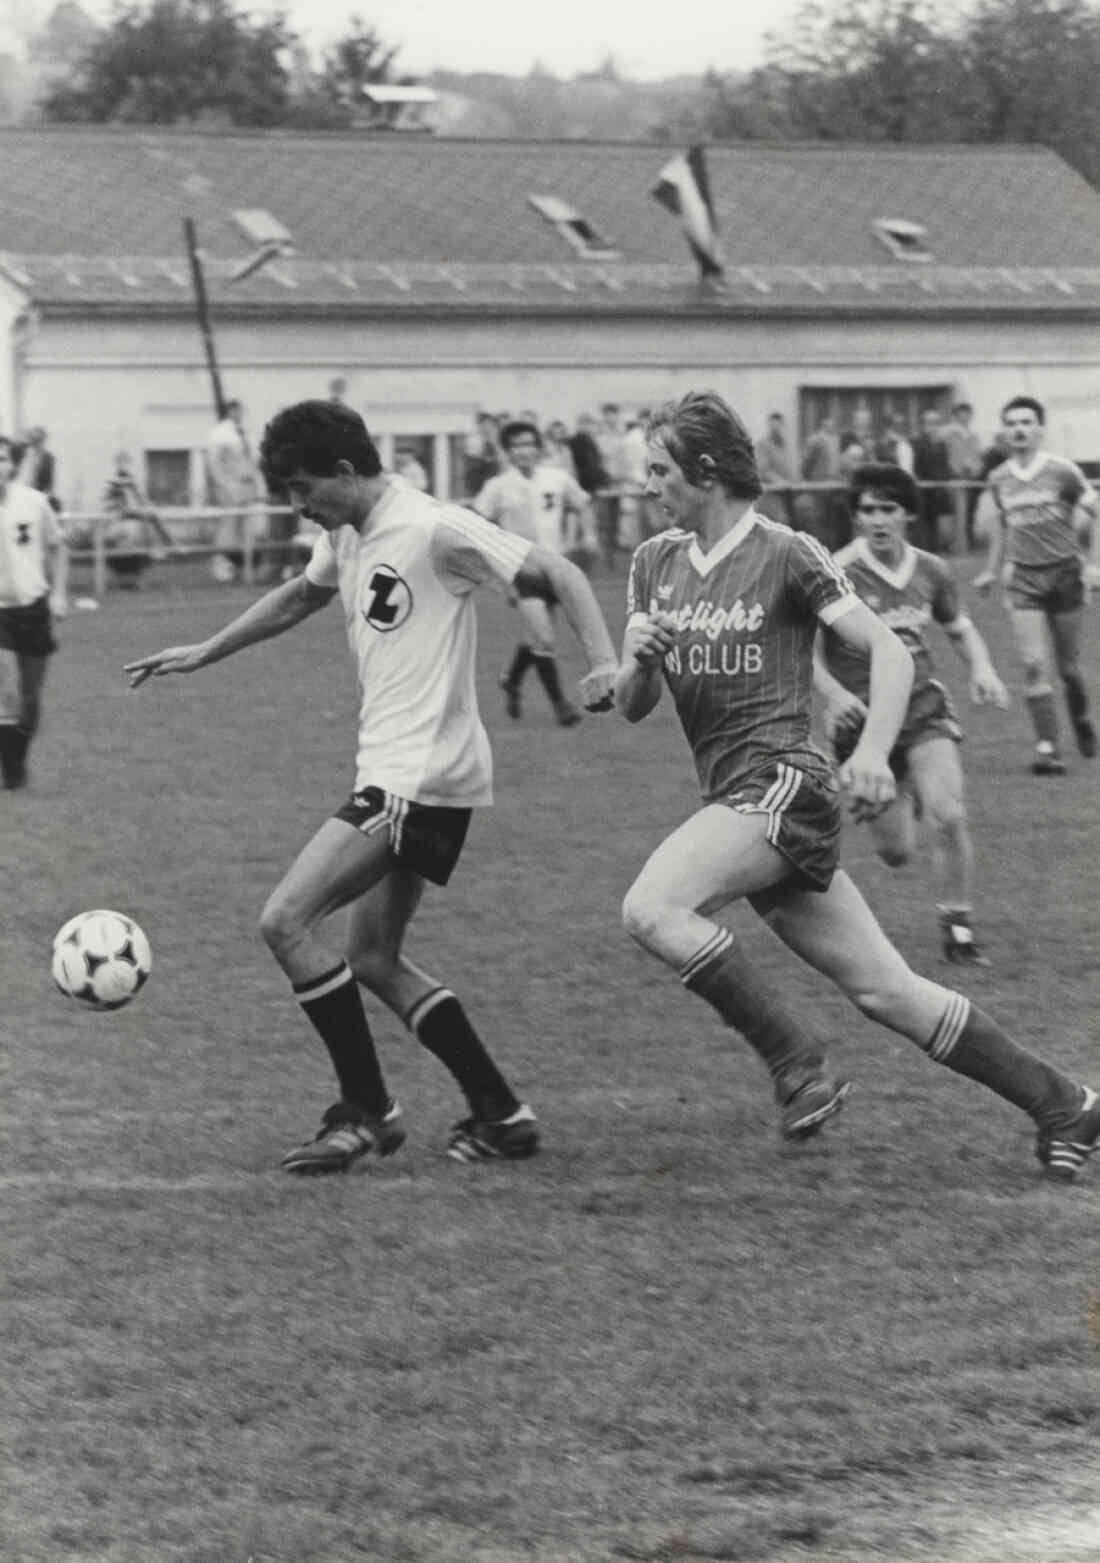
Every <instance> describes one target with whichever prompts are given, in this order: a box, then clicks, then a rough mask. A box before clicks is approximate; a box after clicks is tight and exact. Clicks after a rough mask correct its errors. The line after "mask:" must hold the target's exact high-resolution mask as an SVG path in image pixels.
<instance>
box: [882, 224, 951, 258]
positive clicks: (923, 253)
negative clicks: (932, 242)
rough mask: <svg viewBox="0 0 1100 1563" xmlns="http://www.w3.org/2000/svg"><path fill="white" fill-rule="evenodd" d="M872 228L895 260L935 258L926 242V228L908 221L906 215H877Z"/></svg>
mask: <svg viewBox="0 0 1100 1563" xmlns="http://www.w3.org/2000/svg"><path fill="white" fill-rule="evenodd" d="M871 229H872V232H873V233H874V235H875V238H876V239H878V240H879V242H880V243H882V244H884V245H885V246H886V248H887V249H888V250H889V251H890V254H891V255H892V256H893V257H894V259H895V260H902V261H930V260H933V259H934V258H935V257H934V256H933V254H932V251H931V250H930V249H928V247H927V245H926V244H925V242H924V236H925V232H926V230H925V229H924V228H922V226H921V225H920V223H911V222H908V221H907V220H906V219H905V218H904V217H876V218H875V220H874V222H873V223H872V224H871Z"/></svg>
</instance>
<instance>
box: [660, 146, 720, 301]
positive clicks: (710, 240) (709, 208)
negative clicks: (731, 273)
mask: <svg viewBox="0 0 1100 1563" xmlns="http://www.w3.org/2000/svg"><path fill="white" fill-rule="evenodd" d="M652 194H653V198H654V200H655V201H660V203H661V205H662V206H663V207H665V209H666V210H667V211H670V212H671V213H672V215H673V216H674V217H678V218H679V219H680V222H681V223H682V224H683V229H684V235H685V237H686V238H687V242H688V243H689V244H690V246H691V250H692V254H693V255H694V256H695V259H696V260H697V261H698V262H699V270H700V271H701V272H702V274H703V276H704V277H720V276H721V275H722V273H723V270H724V265H723V261H722V249H721V246H720V244H719V242H718V228H717V225H716V224H715V221H714V205H713V203H712V201H711V198H710V181H709V180H708V178H707V165H706V162H705V161H704V158H703V149H702V147H700V146H695V147H691V148H690V150H689V151H687V152H685V153H681V155H680V156H679V157H674V158H673V159H672V162H671V163H666V164H665V166H664V168H662V169H661V174H660V178H659V179H658V180H657V183H656V184H655V185H654V186H653V191H652Z"/></svg>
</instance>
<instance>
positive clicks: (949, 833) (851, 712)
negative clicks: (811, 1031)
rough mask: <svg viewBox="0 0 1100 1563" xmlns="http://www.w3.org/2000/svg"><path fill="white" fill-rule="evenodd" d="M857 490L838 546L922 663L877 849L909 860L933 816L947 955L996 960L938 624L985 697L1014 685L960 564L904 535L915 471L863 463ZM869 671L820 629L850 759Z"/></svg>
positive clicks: (830, 713) (817, 673) (840, 753)
mask: <svg viewBox="0 0 1100 1563" xmlns="http://www.w3.org/2000/svg"><path fill="white" fill-rule="evenodd" d="M849 496H850V501H851V506H852V514H853V519H854V522H855V528H856V536H855V537H854V539H853V540H852V542H850V543H849V544H847V546H846V547H844V548H842V549H840V550H839V552H838V553H837V554H836V555H835V556H834V557H835V559H836V562H837V563H838V564H839V565H840V566H841V567H842V568H843V570H844V572H845V574H846V575H847V577H848V579H849V581H851V583H852V586H853V588H854V589H855V591H856V592H857V594H858V595H859V597H860V599H861V601H863V602H865V603H866V604H867V606H868V607H869V608H871V609H872V610H873V611H874V612H875V613H877V614H878V615H879V617H880V618H881V619H882V620H883V621H884V622H885V623H886V624H888V625H889V626H890V628H891V629H892V630H893V631H894V633H895V634H896V635H897V636H898V637H899V639H901V640H902V641H904V643H905V644H906V646H908V648H909V651H910V653H911V654H912V657H913V669H914V673H913V688H912V692H911V693H910V696H909V704H908V706H907V708H906V712H905V719H904V721H903V722H902V726H901V731H900V732H899V734H898V737H897V741H896V742H895V744H894V747H893V749H892V750H891V752H890V768H891V770H892V771H893V773H894V776H895V778H896V779H897V783H898V795H897V797H896V798H895V800H894V802H893V803H891V804H889V805H888V806H887V807H886V808H885V809H883V811H882V813H881V814H878V815H876V817H875V818H874V819H873V820H872V821H871V826H870V828H871V833H872V837H873V839H874V843H875V850H876V851H877V852H878V855H879V856H880V857H881V858H882V859H883V860H884V861H885V862H887V863H889V864H890V866H891V867H894V868H896V867H900V866H901V865H902V864H903V863H907V862H908V861H909V860H910V858H911V857H912V855H913V849H914V846H915V844H916V818H917V814H918V812H919V813H920V814H921V815H923V816H924V818H925V819H927V820H928V822H929V824H930V825H931V826H932V860H933V870H934V873H935V877H936V882H937V886H938V888H939V905H938V911H939V916H940V927H941V931H942V936H943V952H944V955H945V956H946V958H947V959H948V960H949V961H953V962H955V963H956V964H957V965H960V966H975V965H977V966H987V965H988V964H989V962H988V960H987V958H986V956H985V955H984V954H983V953H982V951H981V950H980V948H979V946H978V945H977V944H976V943H975V940H974V934H973V930H972V927H971V918H972V914H973V909H974V847H973V843H972V842H971V839H970V826H969V823H968V821H967V816H966V798H965V786H964V782H963V772H962V762H961V760H960V757H959V745H960V743H961V742H962V729H961V727H960V726H959V724H958V721H957V720H956V717H955V711H954V707H953V706H952V704H951V697H950V696H949V695H948V693H947V690H946V689H945V688H944V687H943V685H942V684H941V683H940V681H939V680H938V679H937V678H936V677H935V676H934V675H935V667H934V665H933V662H932V656H931V653H930V651H929V649H928V641H927V630H928V626H929V624H930V623H932V622H933V621H935V623H937V624H940V625H942V627H943V629H944V631H945V633H946V634H947V636H948V638H949V639H950V641H951V643H952V645H953V646H954V647H955V648H956V650H957V651H958V653H959V655H960V656H961V657H962V658H963V660H964V662H965V663H966V666H967V670H968V672H969V674H970V697H971V699H972V700H973V701H974V702H975V703H976V704H982V703H983V702H986V701H990V702H992V703H993V704H994V705H998V706H1000V707H1001V708H1002V709H1003V708H1004V707H1005V706H1007V704H1008V695H1007V693H1006V691H1005V687H1004V685H1003V684H1002V683H1001V680H1000V679H999V678H998V677H997V674H996V672H995V671H994V668H993V664H992V662H991V661H990V658H989V652H988V651H987V650H986V645H985V641H984V640H983V639H982V637H981V636H980V635H979V633H978V631H977V629H976V628H975V627H974V625H973V623H972V622H971V620H970V618H969V617H968V615H967V614H966V612H965V610H964V608H963V606H962V604H961V601H960V598H959V590H958V587H957V585H956V583H955V578H954V576H953V575H952V574H951V570H950V567H949V566H948V565H947V564H946V563H945V562H944V560H942V559H940V558H938V557H937V556H936V555H935V554H928V553H925V552H923V550H922V549H919V548H913V547H911V545H910V544H909V542H908V541H907V540H906V535H905V534H906V528H907V527H908V526H911V525H912V524H913V522H914V521H915V519H916V516H917V515H918V513H919V508H920V494H919V491H918V489H917V485H916V484H915V483H914V481H913V479H912V478H911V477H910V475H909V473H908V472H905V471H903V470H902V468H901V467H892V466H870V467H860V468H857V470H856V471H855V472H854V473H853V474H852V477H851V481H850V489H849ZM870 672H871V670H870V664H869V663H868V661H867V658H866V657H864V656H861V655H859V654H858V653H856V652H854V651H852V650H851V648H850V647H849V646H848V645H847V643H846V642H845V641H843V640H841V639H840V638H839V637H838V636H835V635H832V634H830V633H829V631H827V630H826V631H824V632H823V633H822V634H820V635H819V636H818V638H817V642H816V646H815V663H814V679H815V683H816V685H817V689H818V692H819V693H820V694H821V695H822V696H823V697H824V700H825V728H826V733H827V735H828V737H829V739H830V741H831V743H832V745H833V750H834V753H835V754H836V758H837V760H838V761H839V762H840V763H843V762H844V761H845V760H846V759H847V758H848V756H849V755H850V754H851V752H852V750H853V749H854V748H855V746H856V742H857V740H858V738H859V734H860V731H861V729H862V727H863V723H864V721H865V719H866V716H867V701H868V699H869V697H870Z"/></svg>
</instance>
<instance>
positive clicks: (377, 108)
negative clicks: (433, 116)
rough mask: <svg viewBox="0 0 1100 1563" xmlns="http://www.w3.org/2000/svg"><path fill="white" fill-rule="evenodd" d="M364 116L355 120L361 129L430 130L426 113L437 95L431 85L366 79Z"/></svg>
mask: <svg viewBox="0 0 1100 1563" xmlns="http://www.w3.org/2000/svg"><path fill="white" fill-rule="evenodd" d="M362 99H363V104H364V108H365V115H364V117H363V118H362V119H359V120H358V123H359V124H360V125H361V126H362V128H363V129H364V130H400V131H410V130H419V131H427V132H429V133H430V132H431V130H432V126H431V124H430V123H429V119H428V115H429V112H430V110H431V107H432V105H433V104H434V103H438V102H439V94H438V93H437V92H434V91H433V90H432V88H431V87H418V86H414V85H413V84H412V83H408V84H406V85H404V86H402V85H397V84H391V83H390V82H376V81H371V82H367V84H366V86H364V87H363V89H362Z"/></svg>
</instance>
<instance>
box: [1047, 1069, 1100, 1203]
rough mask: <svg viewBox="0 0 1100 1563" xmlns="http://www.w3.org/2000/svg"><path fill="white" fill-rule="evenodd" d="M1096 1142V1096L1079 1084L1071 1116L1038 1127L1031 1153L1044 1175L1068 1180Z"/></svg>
mask: <svg viewBox="0 0 1100 1563" xmlns="http://www.w3.org/2000/svg"><path fill="white" fill-rule="evenodd" d="M1098 1143H1100V1097H1098V1096H1097V1094H1096V1092H1095V1091H1090V1090H1089V1088H1088V1086H1087V1085H1086V1086H1082V1087H1081V1104H1080V1106H1079V1107H1078V1109H1077V1112H1076V1114H1075V1115H1074V1116H1073V1117H1072V1118H1070V1119H1068V1120H1067V1121H1066V1122H1065V1123H1061V1124H1058V1125H1057V1126H1056V1127H1055V1128H1049V1127H1048V1128H1045V1129H1040V1130H1039V1133H1038V1135H1037V1136H1036V1139H1035V1154H1036V1156H1037V1157H1038V1158H1039V1161H1040V1162H1041V1164H1042V1166H1043V1168H1044V1170H1045V1172H1046V1175H1047V1177H1048V1178H1053V1179H1054V1181H1055V1182H1056V1183H1072V1182H1073V1180H1074V1179H1075V1178H1076V1176H1077V1174H1078V1173H1079V1172H1080V1170H1081V1168H1082V1167H1083V1166H1084V1165H1085V1162H1086V1161H1087V1160H1088V1159H1089V1157H1090V1156H1091V1155H1092V1153H1093V1151H1094V1150H1095V1149H1096V1147H1097V1144H1098Z"/></svg>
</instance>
